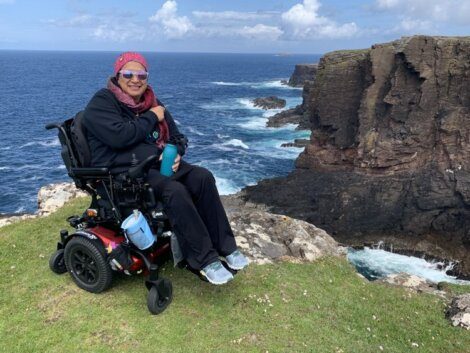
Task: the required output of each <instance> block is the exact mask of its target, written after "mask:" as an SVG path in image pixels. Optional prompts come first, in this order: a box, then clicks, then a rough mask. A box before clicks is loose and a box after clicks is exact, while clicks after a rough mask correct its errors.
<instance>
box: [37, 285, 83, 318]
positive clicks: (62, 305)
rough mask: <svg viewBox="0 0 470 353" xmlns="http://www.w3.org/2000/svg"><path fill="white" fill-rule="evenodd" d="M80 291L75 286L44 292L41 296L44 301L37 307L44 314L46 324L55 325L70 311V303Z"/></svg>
mask: <svg viewBox="0 0 470 353" xmlns="http://www.w3.org/2000/svg"><path fill="white" fill-rule="evenodd" d="M80 291H81V289H79V288H77V287H74V286H70V287H68V286H67V287H64V286H62V287H59V288H58V289H56V290H54V291H51V290H50V289H47V290H45V291H43V292H42V293H41V295H40V297H41V298H42V300H41V301H40V302H39V303H38V305H37V307H38V309H39V311H41V312H42V313H43V314H44V322H45V323H46V324H53V323H54V322H57V321H59V320H60V319H61V318H62V317H63V316H64V314H65V313H66V312H67V311H68V306H69V304H70V302H71V301H72V300H73V299H74V298H76V297H77V295H79V292H80Z"/></svg>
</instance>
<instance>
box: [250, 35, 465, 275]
mask: <svg viewBox="0 0 470 353" xmlns="http://www.w3.org/2000/svg"><path fill="white" fill-rule="evenodd" d="M469 57H470V37H459V38H454V37H428V36H415V37H408V38H402V39H400V40H397V41H394V42H391V43H386V44H378V45H374V46H372V48H370V49H365V50H357V51H338V52H332V53H329V54H326V55H325V56H324V57H323V58H322V59H321V61H320V63H319V66H318V70H317V73H316V78H315V81H314V83H313V85H312V87H311V88H310V89H309V92H308V95H307V96H306V97H305V101H304V104H303V106H304V108H305V111H306V114H307V115H308V117H309V120H310V122H311V124H312V135H311V139H310V144H309V145H308V146H307V147H306V149H305V151H304V152H303V153H302V154H301V155H300V156H299V158H298V159H297V161H296V167H297V169H296V170H295V171H294V172H293V173H291V174H290V175H289V176H288V177H287V178H276V179H272V180H266V181H262V182H260V183H259V184H258V185H257V186H253V187H248V188H247V189H246V193H247V199H248V200H250V201H253V202H257V203H264V204H266V205H270V208H271V210H272V211H273V212H275V213H283V214H287V215H289V216H292V217H295V218H300V219H303V220H306V221H308V222H310V223H313V224H316V225H317V226H319V227H322V228H324V229H325V230H327V231H328V232H329V233H330V234H333V236H335V237H336V239H339V240H340V241H342V242H344V243H348V244H355V245H357V244H358V243H361V242H362V241H364V240H365V239H367V241H372V240H380V239H381V238H382V237H384V236H387V237H389V238H390V239H394V238H395V239H400V241H401V242H402V243H403V244H405V243H406V242H407V241H410V242H413V243H424V242H426V243H427V245H423V248H426V249H427V252H428V253H430V254H431V255H433V253H434V255H436V256H438V257H447V258H448V259H454V260H459V261H460V267H459V268H460V270H461V272H463V273H465V274H468V275H470V255H469V254H470V163H469V162H468V161H469V160H470V61H469V59H468V58H469Z"/></svg>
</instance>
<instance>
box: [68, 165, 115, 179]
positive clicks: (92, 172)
mask: <svg viewBox="0 0 470 353" xmlns="http://www.w3.org/2000/svg"><path fill="white" fill-rule="evenodd" d="M70 172H71V174H72V175H73V176H77V177H102V176H107V175H109V170H108V168H105V167H101V168H71V170H70Z"/></svg>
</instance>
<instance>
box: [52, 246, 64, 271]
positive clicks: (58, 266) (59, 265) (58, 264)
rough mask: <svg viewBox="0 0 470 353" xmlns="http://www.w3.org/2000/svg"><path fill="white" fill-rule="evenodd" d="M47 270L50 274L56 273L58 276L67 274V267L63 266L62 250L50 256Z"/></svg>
mask: <svg viewBox="0 0 470 353" xmlns="http://www.w3.org/2000/svg"><path fill="white" fill-rule="evenodd" d="M49 268H50V269H51V271H52V272H54V273H57V274H58V275H61V274H62V273H65V272H67V267H66V266H65V261H64V249H59V250H57V251H55V252H54V253H53V254H52V255H51V257H50V259H49Z"/></svg>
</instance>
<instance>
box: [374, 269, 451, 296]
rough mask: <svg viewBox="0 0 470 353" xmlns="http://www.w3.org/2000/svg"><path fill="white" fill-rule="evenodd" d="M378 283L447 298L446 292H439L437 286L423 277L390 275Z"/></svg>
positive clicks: (402, 274) (401, 274)
mask: <svg viewBox="0 0 470 353" xmlns="http://www.w3.org/2000/svg"><path fill="white" fill-rule="evenodd" d="M377 283H386V284H389V285H392V286H398V287H404V288H406V289H407V290H409V291H411V292H415V293H429V294H434V295H438V296H440V297H442V298H446V292H445V291H443V290H439V288H438V285H437V284H435V283H432V282H429V281H427V280H426V279H424V278H422V277H419V276H416V275H410V274H408V273H404V272H402V273H397V274H392V275H388V276H386V277H384V278H381V279H379V280H377Z"/></svg>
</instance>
